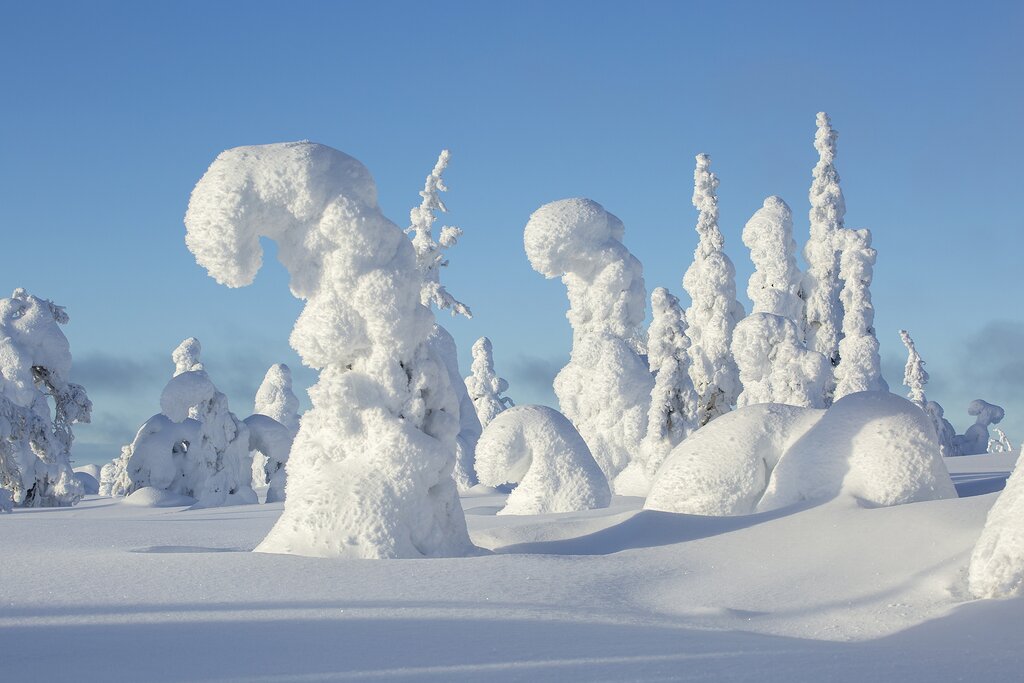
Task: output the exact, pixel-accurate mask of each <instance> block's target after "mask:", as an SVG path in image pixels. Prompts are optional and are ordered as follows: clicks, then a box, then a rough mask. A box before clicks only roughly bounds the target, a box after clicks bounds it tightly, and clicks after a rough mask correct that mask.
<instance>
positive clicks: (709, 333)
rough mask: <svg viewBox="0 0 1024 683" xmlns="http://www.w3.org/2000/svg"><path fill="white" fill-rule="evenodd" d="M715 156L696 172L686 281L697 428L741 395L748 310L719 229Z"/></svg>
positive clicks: (700, 160) (701, 159) (700, 161)
mask: <svg viewBox="0 0 1024 683" xmlns="http://www.w3.org/2000/svg"><path fill="white" fill-rule="evenodd" d="M710 167H711V157H709V156H708V155H707V154H698V155H697V165H696V168H695V169H694V172H693V181H694V182H693V205H694V206H695V207H696V208H697V211H698V217H697V238H698V241H697V248H696V250H695V251H694V254H693V263H691V264H690V267H689V268H687V270H686V274H685V275H684V277H683V288H684V289H685V290H686V292H687V294H689V295H690V301H691V304H690V307H689V308H688V309H686V320H687V322H688V323H689V328H688V334H689V337H690V341H691V345H690V359H691V363H690V378H691V379H692V380H693V386H694V388H695V389H696V391H697V395H698V396H699V403H698V407H697V425H698V426H703V425H705V424H707V423H708V422H710V421H711V420H713V419H715V418H716V417H718V416H719V415H722V414H723V413H726V412H728V411H729V410H730V409H731V408H732V406H733V404H734V403H735V402H736V397H737V396H738V395H739V393H740V383H739V372H738V370H737V368H736V363H735V361H734V360H733V357H732V352H731V350H730V344H731V343H732V334H733V329H734V328H735V327H736V323H737V322H739V320H740V319H741V318H743V315H744V311H743V306H742V305H740V303H739V302H738V301H737V300H736V269H735V268H734V267H733V264H732V261H730V260H729V257H728V256H726V255H725V251H724V247H725V238H723V237H722V233H721V231H720V230H719V229H718V194H717V191H718V177H717V176H716V175H715V174H714V173H712V172H711V170H710Z"/></svg>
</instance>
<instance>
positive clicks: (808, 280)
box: [804, 112, 846, 393]
mask: <svg viewBox="0 0 1024 683" xmlns="http://www.w3.org/2000/svg"><path fill="white" fill-rule="evenodd" d="M817 123H818V132H817V134H816V135H815V136H814V148H815V149H816V150H818V163H817V164H816V165H815V167H814V171H813V180H812V182H811V190H810V194H809V197H810V200H811V210H810V222H811V234H810V238H809V239H808V240H807V245H806V246H805V247H804V257H805V258H806V259H807V273H806V275H805V277H804V297H805V298H806V300H807V308H806V311H807V314H806V319H807V323H806V326H805V335H806V338H807V348H809V349H811V350H812V351H817V352H818V353H821V354H823V355H824V356H825V357H827V358H828V359H829V360H830V361H831V362H832V365H836V364H837V363H838V361H839V338H840V334H841V331H840V330H841V327H842V319H843V312H842V303H841V302H840V300H839V289H840V283H839V254H838V250H839V248H840V247H839V245H838V244H837V243H836V240H837V233H839V231H840V230H842V229H843V217H844V216H845V215H846V200H845V199H843V190H842V189H841V188H840V187H839V172H838V171H836V167H835V158H836V139H837V138H838V137H839V134H838V133H837V132H836V131H835V130H834V129H833V128H832V122H831V121H830V120H829V117H828V114H826V113H825V112H819V113H818V117H817ZM829 393H831V392H829Z"/></svg>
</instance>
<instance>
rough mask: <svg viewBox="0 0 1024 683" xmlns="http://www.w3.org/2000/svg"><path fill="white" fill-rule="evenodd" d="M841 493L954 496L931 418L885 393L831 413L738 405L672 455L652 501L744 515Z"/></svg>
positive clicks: (881, 501)
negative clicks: (737, 407) (740, 406)
mask: <svg viewBox="0 0 1024 683" xmlns="http://www.w3.org/2000/svg"><path fill="white" fill-rule="evenodd" d="M840 494H842V495H845V496H851V497H853V498H856V499H857V500H859V501H860V502H861V503H863V504H867V505H872V506H889V505H899V504H902V503H912V502H918V501H923V500H936V499H941V498H955V497H956V490H955V489H954V487H953V482H952V481H951V480H950V478H949V474H948V472H947V471H946V467H945V465H944V464H943V462H942V458H941V456H940V455H939V451H938V444H937V442H936V441H935V436H934V430H933V429H932V428H931V424H930V422H929V421H928V418H927V416H926V415H925V414H924V413H923V412H921V410H919V409H918V408H917V407H916V406H915V405H914V404H912V403H910V402H909V401H907V400H905V399H903V398H900V397H899V396H896V395H894V394H889V393H886V392H863V393H858V394H851V395H849V396H847V397H845V398H843V399H840V400H839V401H836V403H835V404H833V405H832V407H831V408H829V409H828V410H818V409H812V408H800V407H795V406H786V405H779V404H762V405H753V406H748V407H745V408H739V409H737V410H736V411H734V412H733V413H730V414H729V415H726V416H723V417H722V418H719V419H718V420H715V422H714V423H713V424H709V425H708V426H706V427H704V428H702V429H700V430H699V431H697V432H696V433H694V434H693V435H692V436H691V437H690V438H688V439H687V440H686V441H684V442H683V443H682V444H680V445H679V446H678V447H677V448H676V449H675V450H674V451H673V452H672V453H671V455H670V456H669V458H668V460H666V461H665V464H664V465H662V467H661V469H660V470H659V471H658V474H657V477H656V478H655V481H654V484H653V486H652V488H651V493H650V495H649V496H648V498H647V502H646V504H645V507H646V509H650V510H663V511H666V512H685V513H689V514H702V515H740V514H749V513H752V512H763V511H768V510H774V509H777V508H781V507H786V506H788V505H793V504H796V503H800V502H802V501H823V500H827V499H831V498H835V497H836V496H839V495H840Z"/></svg>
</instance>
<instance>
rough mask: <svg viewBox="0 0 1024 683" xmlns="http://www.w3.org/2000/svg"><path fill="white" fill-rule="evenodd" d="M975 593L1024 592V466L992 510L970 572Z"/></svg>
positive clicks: (983, 595) (988, 595)
mask: <svg viewBox="0 0 1024 683" xmlns="http://www.w3.org/2000/svg"><path fill="white" fill-rule="evenodd" d="M967 583H968V587H969V589H970V591H971V594H972V595H973V596H975V597H977V598H1001V597H1008V596H1011V595H1020V594H1021V593H1022V592H1024V467H1019V466H1018V467H1017V468H1016V469H1015V470H1014V471H1013V474H1011V475H1010V478H1009V480H1007V482H1006V488H1005V489H1003V492H1002V493H1000V494H999V498H997V499H996V502H995V505H993V506H992V509H991V510H989V513H988V518H987V519H986V520H985V528H984V529H983V530H982V532H981V537H980V538H979V539H978V544H977V545H976V546H974V552H973V554H972V555H971V564H970V568H969V569H968V572H967Z"/></svg>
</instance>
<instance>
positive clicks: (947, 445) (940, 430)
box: [900, 330, 957, 457]
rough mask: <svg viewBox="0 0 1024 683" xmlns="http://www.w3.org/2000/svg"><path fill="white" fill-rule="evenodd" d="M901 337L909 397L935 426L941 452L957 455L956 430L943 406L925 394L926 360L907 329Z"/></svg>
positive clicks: (904, 381) (926, 379)
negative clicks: (944, 415) (905, 359)
mask: <svg viewBox="0 0 1024 683" xmlns="http://www.w3.org/2000/svg"><path fill="white" fill-rule="evenodd" d="M900 339H901V340H903V345H904V346H906V347H907V364H906V366H905V367H904V369H903V384H904V385H906V387H907V388H908V389H909V390H910V392H909V393H908V394H907V398H909V399H910V401H911V402H912V403H914V404H915V405H916V406H917V407H918V408H920V409H921V410H923V411H924V412H925V414H926V415H927V416H928V419H930V420H931V421H932V426H933V427H934V428H935V435H936V436H937V437H938V440H939V452H940V453H941V454H942V455H943V456H944V457H945V456H951V455H956V454H957V453H956V449H955V446H954V444H953V439H954V436H955V435H956V432H955V431H954V430H953V426H952V425H951V424H949V422H948V421H947V420H946V419H945V418H944V417H943V410H942V406H940V405H939V404H938V403H936V402H935V401H929V400H928V398H927V397H926V396H925V393H924V387H925V385H926V384H927V383H928V371H927V370H925V369H924V360H922V358H921V354H920V353H918V352H917V345H915V344H914V340H913V338H911V336H910V333H909V332H907V331H906V330H900Z"/></svg>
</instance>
